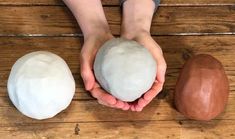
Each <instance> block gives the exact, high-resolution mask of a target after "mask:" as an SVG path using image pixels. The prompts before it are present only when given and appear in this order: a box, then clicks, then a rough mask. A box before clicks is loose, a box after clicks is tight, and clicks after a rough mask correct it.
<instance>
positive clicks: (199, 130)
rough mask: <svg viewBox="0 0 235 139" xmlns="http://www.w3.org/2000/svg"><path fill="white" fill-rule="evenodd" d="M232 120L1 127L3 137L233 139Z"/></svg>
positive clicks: (41, 124) (30, 138)
mask: <svg viewBox="0 0 235 139" xmlns="http://www.w3.org/2000/svg"><path fill="white" fill-rule="evenodd" d="M234 124H235V122H234V121H233V120H215V121H211V122H206V123H203V122H195V121H180V122H176V121H151V122H148V121H140V122H138V121H137V122H96V123H93V122H84V123H40V124H16V125H7V126H3V127H1V129H0V136H1V137H3V138H4V139H12V138H16V137H17V138H24V139H32V138H34V139H65V138H69V139H90V138H92V139H113V138H115V139H129V138H133V139H149V138H156V137H157V138H159V139H171V138H177V139H189V138H190V139H199V138H200V139H201V138H207V139H208V138H209V139H222V138H226V139H234V137H235V135H234V128H233V127H234Z"/></svg>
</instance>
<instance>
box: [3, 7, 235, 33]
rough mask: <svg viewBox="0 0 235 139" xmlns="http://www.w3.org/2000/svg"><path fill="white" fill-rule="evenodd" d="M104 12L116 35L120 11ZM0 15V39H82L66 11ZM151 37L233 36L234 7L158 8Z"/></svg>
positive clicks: (9, 10)
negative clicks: (57, 37)
mask: <svg viewBox="0 0 235 139" xmlns="http://www.w3.org/2000/svg"><path fill="white" fill-rule="evenodd" d="M104 10H105V13H106V17H107V20H108V22H109V25H110V28H111V31H112V33H113V34H114V35H119V34H120V24H121V23H120V22H121V17H120V15H121V14H120V9H119V8H118V7H105V8H104ZM28 11H30V12H28ZM1 13H2V14H0V36H35V35H36V36H64V35H66V34H67V36H71V35H72V36H73V35H80V36H81V35H82V34H81V31H80V29H79V27H78V24H77V22H76V20H75V19H74V17H73V15H72V14H71V13H70V11H69V10H68V9H67V8H66V7H52V8H48V6H36V7H28V6H26V7H24V6H23V7H22V6H19V7H18V6H16V7H14V6H13V7H12V6H4V7H1ZM151 34H152V35H203V34H204V35H207V34H210V35H211V34H235V7H234V6H223V7H160V8H159V10H158V12H157V14H156V15H155V16H154V18H153V23H152V28H151Z"/></svg>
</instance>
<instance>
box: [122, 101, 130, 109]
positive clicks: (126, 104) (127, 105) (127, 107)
mask: <svg viewBox="0 0 235 139" xmlns="http://www.w3.org/2000/svg"><path fill="white" fill-rule="evenodd" d="M129 108H130V105H129V104H128V103H126V102H125V106H124V107H123V108H122V110H124V111H127V110H129Z"/></svg>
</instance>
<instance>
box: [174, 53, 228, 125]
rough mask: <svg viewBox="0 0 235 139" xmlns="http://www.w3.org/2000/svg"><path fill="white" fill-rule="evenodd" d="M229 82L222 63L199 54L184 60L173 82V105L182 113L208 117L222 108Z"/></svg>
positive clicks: (215, 114)
mask: <svg viewBox="0 0 235 139" xmlns="http://www.w3.org/2000/svg"><path fill="white" fill-rule="evenodd" d="M228 95H229V82H228V78H227V76H226V74H225V71H224V68H223V66H222V64H221V63H220V62H219V61H218V60H217V59H215V58H214V57H212V56H210V55H206V54H200V55H197V56H194V57H192V58H190V59H189V60H188V61H187V62H186V63H185V64H184V67H183V69H182V71H181V73H180V76H179V78H178V81H177V83H176V90H175V106H176V108H177V110H178V111H179V112H180V113H182V114H183V115H184V116H185V117H187V118H190V119H194V120H202V121H208V120H211V119H213V118H215V117H216V116H218V115H219V114H220V113H221V112H223V111H224V109H225V106H226V103H227V100H228Z"/></svg>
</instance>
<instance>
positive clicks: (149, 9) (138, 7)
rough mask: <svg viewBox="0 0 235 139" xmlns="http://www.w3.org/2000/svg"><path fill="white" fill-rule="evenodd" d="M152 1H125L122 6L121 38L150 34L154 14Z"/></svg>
mask: <svg viewBox="0 0 235 139" xmlns="http://www.w3.org/2000/svg"><path fill="white" fill-rule="evenodd" d="M154 9H155V3H154V2H153V0H144V1H139V0H127V1H126V2H124V4H123V21H122V28H121V34H122V36H129V37H132V38H133V37H135V36H136V35H138V34H139V33H140V34H150V27H151V22H152V18H153V14H154Z"/></svg>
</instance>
